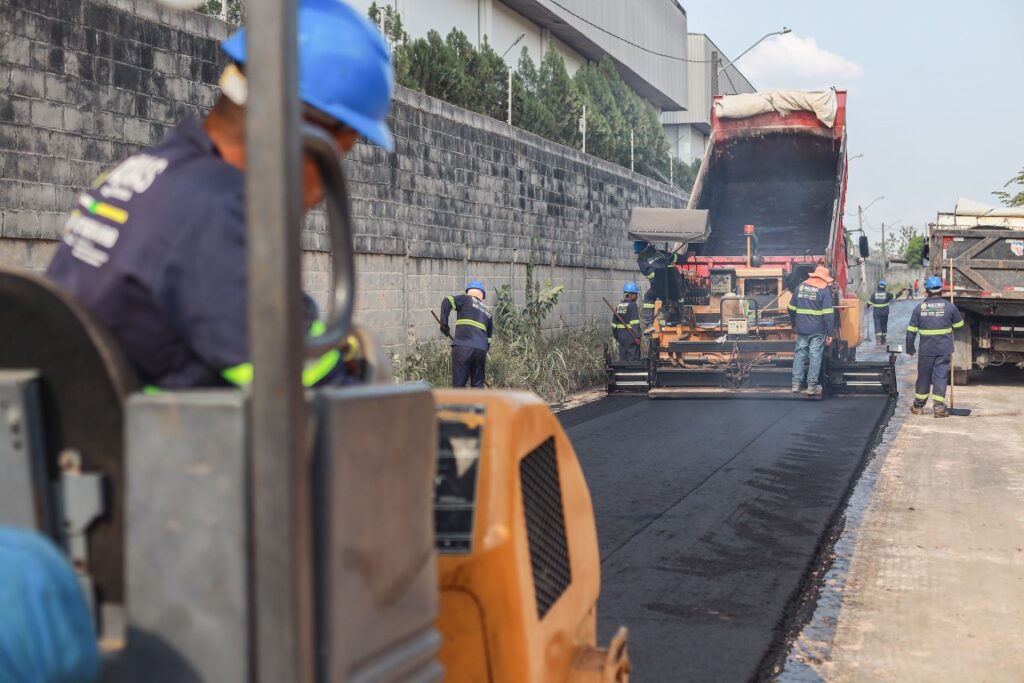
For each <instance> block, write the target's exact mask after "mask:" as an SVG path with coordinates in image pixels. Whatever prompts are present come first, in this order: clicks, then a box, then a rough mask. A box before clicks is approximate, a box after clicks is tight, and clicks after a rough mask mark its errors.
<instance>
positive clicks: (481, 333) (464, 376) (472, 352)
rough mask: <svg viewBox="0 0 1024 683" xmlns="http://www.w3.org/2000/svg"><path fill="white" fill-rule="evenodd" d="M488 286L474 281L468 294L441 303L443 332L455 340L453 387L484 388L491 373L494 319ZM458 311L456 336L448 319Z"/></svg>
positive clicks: (453, 344)
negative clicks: (468, 385)
mask: <svg viewBox="0 0 1024 683" xmlns="http://www.w3.org/2000/svg"><path fill="white" fill-rule="evenodd" d="M485 298H487V291H486V290H485V289H484V283H482V282H480V281H479V280H473V281H472V282H470V283H469V284H468V285H466V293H465V294H459V295H457V296H446V297H445V298H444V299H443V300H442V301H441V332H442V333H443V334H444V335H445V336H450V337H451V339H452V386H453V387H460V388H461V387H464V386H466V383H467V382H469V383H470V386H472V387H473V388H478V387H483V386H484V382H485V381H486V372H487V349H489V348H490V346H491V335H492V333H493V332H494V319H493V317H492V316H491V311H490V309H489V308H487V304H485V303H484V299H485ZM453 310H454V311H455V334H454V335H453V334H451V328H450V327H449V326H448V317H449V316H450V315H451V312H452V311H453Z"/></svg>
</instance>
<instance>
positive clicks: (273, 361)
mask: <svg viewBox="0 0 1024 683" xmlns="http://www.w3.org/2000/svg"><path fill="white" fill-rule="evenodd" d="M295 14H296V5H295V2H294V0H293V1H291V2H288V1H285V0H278V1H276V2H274V1H270V0H267V1H266V2H260V3H253V4H251V5H250V6H249V9H248V11H247V19H248V28H249V34H248V35H249V49H248V50H249V51H248V54H249V63H248V74H249V78H250V83H251V89H250V90H251V93H252V96H251V98H250V104H249V109H248V121H247V128H248V130H247V139H248V140H249V141H250V144H249V148H248V150H247V152H248V166H249V168H250V171H249V172H248V173H247V177H246V183H247V215H248V216H249V217H250V223H249V226H248V252H249V281H248V287H249V301H248V306H249V319H250V339H251V340H252V342H251V344H252V348H251V350H250V351H251V356H252V360H253V364H254V366H255V368H256V372H255V377H254V383H253V385H252V387H251V391H238V390H205V391H165V392H162V393H157V394H151V393H147V392H143V391H141V387H140V386H139V382H138V380H137V378H136V377H135V374H134V371H133V370H132V368H131V367H130V365H129V364H128V363H127V362H125V359H124V358H123V357H122V355H121V353H120V350H119V349H118V346H117V343H116V342H115V341H114V340H113V339H112V338H111V336H110V335H109V334H108V333H107V332H106V331H105V330H104V329H103V328H102V327H101V326H100V325H99V324H97V323H96V321H95V320H93V319H92V317H91V316H90V315H89V313H88V312H87V311H86V310H84V309H83V308H82V307H81V306H79V305H78V303H77V302H76V301H74V300H73V299H71V298H70V297H69V296H68V295H67V294H66V293H64V292H63V291H62V290H60V289H59V288H57V287H55V286H54V285H53V284H52V283H50V282H49V281H47V280H45V279H44V278H40V277H37V276H34V275H31V274H27V273H24V272H20V271H15V270H12V269H6V268H5V269H2V270H0V329H3V330H4V334H3V335H2V338H0V408H2V411H0V414H2V415H3V417H4V419H3V421H2V423H0V523H4V524H17V525H21V526H25V527H31V528H34V529H37V530H38V531H40V532H41V533H44V534H46V535H48V536H49V537H50V538H52V539H53V540H54V541H55V542H56V543H57V544H58V545H59V546H60V547H61V548H62V549H63V550H64V551H65V552H66V553H67V555H68V557H69V559H70V561H71V563H72V564H73V566H74V568H75V571H76V572H77V575H78V577H79V579H80V582H81V585H82V589H83V593H84V595H85V596H86V598H87V600H88V603H89V604H90V607H91V609H92V613H93V614H94V617H95V620H96V624H97V632H98V634H99V643H98V646H99V647H100V649H101V651H102V653H103V655H104V668H103V674H102V679H101V680H103V681H147V682H149V683H152V682H159V681H175V682H176V683H183V682H195V681H203V682H208V683H223V682H227V681H232V682H236V681H239V682H240V681H263V682H273V683H281V682H283V681H289V682H293V681H294V682H298V683H313V682H314V681H331V682H339V683H341V682H359V683H369V682H378V681H380V682H384V681H387V682H392V681H416V682H426V681H436V680H442V679H447V680H451V681H507V682H509V683H512V682H515V683H520V682H523V681H535V682H537V683H540V682H541V681H573V682H583V681H593V682H594V683H597V682H602V683H612V682H618V681H626V680H628V671H629V659H628V654H627V650H626V633H625V630H624V629H622V630H620V631H619V633H618V635H617V636H616V637H615V639H614V640H613V641H612V643H611V644H610V646H609V647H605V648H602V647H598V646H597V643H596V604H597V597H598V592H599V587H600V563H599V556H598V550H597V537H596V531H595V526H594V518H593V510H592V506H591V502H590V494H589V492H588V490H587V487H586V483H585V481H584V479H583V475H582V472H581V469H580V467H579V463H578V462H577V460H576V456H575V453H574V452H573V449H572V445H571V444H570V442H569V440H568V438H567V437H566V435H565V433H564V431H563V430H562V428H561V427H560V425H559V423H558V421H557V419H556V418H555V417H554V416H553V415H552V414H551V412H550V411H549V410H548V409H547V407H546V406H545V405H544V404H543V403H542V402H541V401H540V400H539V399H538V398H537V397H535V396H533V395H532V394H528V393H523V392H508V391H476V390H449V391H436V392H435V391H432V390H431V389H430V387H428V386H426V385H423V384H403V385H398V384H395V383H394V382H393V381H392V380H391V378H390V375H389V372H388V370H387V367H386V361H385V360H384V358H383V356H382V355H381V354H379V353H376V352H375V351H374V350H375V348H376V347H375V345H374V343H373V340H372V339H371V338H370V336H369V335H368V334H366V333H365V332H364V331H361V330H359V329H358V328H356V327H355V326H353V325H352V322H351V320H352V310H353V297H354V295H355V278H354V258H353V250H352V236H351V232H350V229H351V228H350V226H351V221H350V220H349V215H348V208H349V204H348V197H347V194H346V191H345V183H344V176H343V173H342V167H341V162H340V157H339V154H338V152H337V149H336V148H335V147H334V145H333V142H332V141H331V140H330V139H329V138H328V137H326V136H325V135H324V134H322V133H320V132H318V131H317V130H316V129H314V128H311V127H306V126H303V125H302V124H301V123H300V120H301V119H300V116H299V107H298V102H297V99H296V93H295V85H294V84H295V83H296V81H297V79H296V78H295V75H296V68H297V64H296V59H295V57H294V55H295V54H296V49H295V47H296V46H295V37H294V36H295V30H294V27H295ZM303 148H304V149H305V150H306V151H307V152H308V153H310V154H311V155H313V156H314V158H315V159H316V161H317V165H318V167H319V169H320V172H321V174H322V175H323V176H324V178H325V184H326V186H327V190H328V197H327V200H326V203H327V210H328V216H329V221H328V222H329V225H330V232H331V241H332V250H333V267H334V273H335V287H334V296H333V302H332V307H331V313H332V314H331V316H330V318H329V320H328V323H327V328H328V329H327V331H326V333H325V334H323V335H322V336H320V337H316V338H307V339H303V337H302V332H301V331H300V328H301V320H302V306H301V297H300V289H299V280H300V277H299V275H300V247H299V232H300V231H299V227H298V226H299V224H300V220H301V213H300V210H299V196H300V195H299V185H298V178H299V177H300V176H301V172H300V163H301V156H300V149H303ZM353 334H354V335H356V336H357V338H358V339H359V341H360V344H359V346H360V348H362V349H363V350H364V352H363V357H362V359H361V363H360V369H359V375H361V379H362V382H360V383H358V384H354V385H353V386H346V387H338V388H324V389H316V390H311V391H306V390H304V389H303V388H302V386H301V382H300V377H301V368H302V365H303V361H304V358H305V357H316V356H319V355H320V354H322V353H323V352H324V350H325V349H328V348H332V347H333V348H336V347H337V346H338V345H339V344H341V343H342V341H343V340H345V339H346V338H348V337H349V335H353Z"/></svg>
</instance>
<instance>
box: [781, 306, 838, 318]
mask: <svg viewBox="0 0 1024 683" xmlns="http://www.w3.org/2000/svg"><path fill="white" fill-rule="evenodd" d="M789 310H791V311H795V312H796V314H797V315H828V314H829V313H833V312H834V309H832V308H823V309H821V310H820V311H816V310H814V309H813V308H797V307H796V306H794V305H793V304H790V305H789Z"/></svg>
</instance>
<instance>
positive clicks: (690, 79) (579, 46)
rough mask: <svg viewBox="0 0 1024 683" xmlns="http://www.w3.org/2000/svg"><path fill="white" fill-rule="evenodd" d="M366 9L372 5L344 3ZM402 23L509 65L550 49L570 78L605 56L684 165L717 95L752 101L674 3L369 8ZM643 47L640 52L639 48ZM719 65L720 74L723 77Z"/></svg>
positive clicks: (472, 2)
mask: <svg viewBox="0 0 1024 683" xmlns="http://www.w3.org/2000/svg"><path fill="white" fill-rule="evenodd" d="M350 1H351V2H352V3H353V4H354V5H355V6H356V7H359V8H361V9H363V10H368V9H369V7H370V4H371V3H372V1H373V0H350ZM377 4H378V6H383V5H391V6H392V7H394V8H395V9H397V10H398V12H399V14H400V15H401V16H402V23H403V24H404V25H405V29H406V31H408V32H409V35H411V36H412V37H414V38H418V37H422V36H424V35H426V34H427V33H428V32H429V31H431V30H434V31H437V32H438V33H440V34H442V35H446V34H447V33H448V32H449V31H450V30H451V29H452V28H457V29H459V30H461V31H462V32H463V33H465V34H466V35H467V36H468V37H469V39H470V40H471V41H473V42H474V43H475V44H476V45H477V46H479V45H481V44H482V43H483V41H484V40H485V39H486V40H487V42H488V43H489V44H490V45H491V47H492V48H493V49H494V50H496V51H497V52H498V54H502V55H504V58H505V61H506V62H507V63H508V64H509V65H512V66H514V65H515V64H516V62H517V61H518V59H519V54H520V51H521V50H522V49H523V48H524V47H525V48H526V49H527V51H528V52H529V53H530V56H531V57H532V58H533V60H534V61H535V62H540V60H541V58H542V57H543V56H544V53H545V52H546V51H547V50H549V49H555V50H558V52H559V54H561V55H562V57H563V58H564V59H565V65H566V68H567V69H568V70H569V73H570V74H572V73H574V72H575V71H576V69H578V68H579V67H580V66H582V65H583V64H584V63H585V62H586V61H588V60H593V61H596V60H600V59H602V58H604V57H605V56H608V57H610V58H611V59H612V60H614V62H615V63H616V65H617V66H618V69H619V73H620V74H621V75H622V77H623V79H624V80H625V81H626V82H627V83H628V84H629V85H630V86H631V87H632V88H633V89H634V90H635V91H636V92H637V93H639V94H640V96H641V97H643V98H645V99H646V100H648V101H649V102H650V103H651V104H653V105H654V106H655V107H656V108H657V109H658V110H659V111H660V112H661V117H662V124H663V125H664V126H665V132H666V134H667V135H668V139H669V142H670V145H671V151H672V153H674V154H675V155H676V156H678V157H679V158H681V159H682V160H684V161H691V160H693V159H696V158H698V157H700V156H701V155H702V154H703V153H704V146H705V144H706V142H707V137H708V134H709V133H710V130H711V99H712V97H713V96H714V95H716V94H733V93H744V92H754V87H753V86H752V85H751V84H750V81H748V80H747V79H746V77H744V76H743V74H742V73H740V71H739V70H738V69H737V68H736V67H735V66H733V65H731V64H730V61H729V59H728V57H726V56H725V55H724V54H722V51H721V50H720V49H719V48H718V46H716V45H715V44H714V43H713V42H712V41H711V39H710V38H708V36H706V35H705V34H703V33H688V32H687V15H686V10H685V9H684V8H683V7H682V6H681V5H680V4H679V3H678V2H676V0H632V1H631V2H618V3H598V2H588V0H432V1H431V2H429V3H428V2H422V0H377ZM638 46H642V47H638ZM723 66H725V68H722V67H723Z"/></svg>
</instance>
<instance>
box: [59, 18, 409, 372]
mask: <svg viewBox="0 0 1024 683" xmlns="http://www.w3.org/2000/svg"><path fill="white" fill-rule="evenodd" d="M297 20H298V21H297V28H298V34H299V35H298V40H297V45H298V53H299V54H298V62H299V74H298V94H299V98H300V99H301V101H302V104H303V110H302V114H303V117H304V119H305V120H306V121H307V122H309V123H311V124H313V125H316V126H318V127H320V128H321V129H322V130H324V131H326V132H327V133H328V134H329V135H330V136H331V137H332V138H333V140H334V142H335V143H336V144H337V147H338V149H339V150H340V151H341V152H342V154H344V153H346V152H348V151H349V150H351V149H352V147H353V145H355V143H356V140H357V139H358V138H359V137H360V136H363V137H365V138H366V139H367V140H369V141H370V142H372V143H374V144H376V145H378V146H380V147H383V148H384V149H386V150H391V149H392V146H393V142H392V137H391V133H390V132H389V131H388V126H387V120H386V119H387V114H388V109H389V107H390V101H391V92H392V88H393V85H392V82H393V76H392V68H391V57H390V53H389V50H388V46H387V43H386V42H385V41H384V38H383V37H382V36H381V34H380V32H379V31H378V29H377V28H376V27H375V26H374V25H373V24H372V23H371V22H370V21H369V20H368V19H366V18H365V17H364V16H363V15H362V14H360V13H359V12H357V11H356V10H355V9H353V8H352V7H350V6H348V5H346V4H344V3H343V2H341V1H340V0H301V1H300V3H299V7H298V14H297ZM222 48H223V50H224V52H225V53H226V54H227V56H228V57H229V58H230V60H231V62H230V64H229V65H228V66H227V68H226V69H225V71H224V73H223V74H222V76H221V79H220V87H221V95H220V97H219V99H218V100H217V101H216V103H215V104H214V105H213V108H212V110H211V111H210V112H209V114H208V115H207V116H206V118H205V120H204V121H198V120H196V119H193V118H190V117H188V118H185V119H183V120H182V121H181V122H179V123H178V125H177V126H176V127H175V128H173V129H172V130H170V131H169V132H168V133H167V135H166V136H165V137H164V139H163V141H162V142H160V143H159V144H157V145H155V146H153V147H150V148H148V149H145V150H143V151H141V152H139V153H138V154H135V155H134V156H131V157H129V158H128V159H126V160H125V161H124V162H122V163H121V164H120V165H118V166H117V167H115V168H113V169H111V170H110V171H108V172H107V173H105V174H103V175H102V176H100V178H98V179H97V180H96V182H95V183H94V184H93V187H92V189H90V190H88V191H86V192H84V193H83V194H82V195H81V196H80V197H79V199H78V203H77V206H76V207H75V208H74V210H73V211H72V212H71V216H70V219H69V220H68V223H67V226H66V228H65V234H64V241H63V244H61V245H60V247H59V248H58V250H57V253H56V255H55V256H54V259H53V261H52V263H51V264H50V267H49V270H48V271H47V273H48V275H49V276H50V278H52V279H53V280H55V281H56V282H57V283H59V284H60V285H62V286H63V287H64V288H66V289H67V290H68V291H70V292H71V293H72V294H73V295H75V296H76V297H77V298H78V299H79V300H80V301H82V302H83V303H84V304H85V306H86V307H87V308H89V309H90V310H91V311H92V313H93V314H95V315H96V317H98V318H99V320H100V321H101V322H102V323H104V324H105V325H106V327H108V328H109V329H110V331H111V332H113V334H114V336H115V337H116V338H117V339H118V341H119V342H120V345H121V347H122V349H123V350H124V352H125V354H126V355H127V357H128V359H129V360H130V361H131V363H132V364H133V365H134V367H135V369H136V370H137V371H138V374H139V375H140V377H141V379H142V380H143V382H144V383H146V384H149V385H154V386H157V387H167V388H173V387H191V386H217V385H243V384H247V383H249V382H250V381H251V380H252V377H253V367H252V365H251V364H250V357H249V343H248V325H247V303H246V302H247V296H246V287H247V272H246V271H247V268H246V264H247V257H246V246H245V245H246V236H245V225H246V215H245V211H246V208H245V170H246V144H245V107H246V102H247V100H248V90H249V88H248V81H247V80H246V76H245V69H246V61H247V54H246V31H245V29H244V28H243V29H241V30H239V31H237V32H236V33H235V34H234V35H232V36H231V37H229V38H228V39H227V40H225V41H224V42H223V43H222ZM323 196H324V189H323V181H322V179H321V178H320V174H319V172H318V170H317V168H316V166H315V164H314V163H313V160H312V159H311V158H310V157H308V156H307V157H306V158H305V159H304V163H303V168H302V202H303V206H304V208H305V209H307V210H308V209H311V208H312V207H314V206H315V205H316V204H318V203H319V202H320V201H321V200H322V199H323ZM296 229H299V226H296ZM305 303H306V306H307V321H306V322H307V324H308V325H309V327H310V331H311V333H313V334H316V331H317V329H321V330H322V329H323V325H322V323H319V322H318V321H317V320H316V306H315V304H313V302H312V299H310V298H309V297H308V296H307V297H305ZM343 351H344V350H341V351H339V350H338V349H335V350H332V351H330V352H328V353H327V354H326V355H324V356H323V357H322V358H320V359H319V360H316V361H313V362H311V363H310V364H309V365H308V366H307V367H306V369H305V371H304V373H303V382H304V384H306V385H307V386H310V385H314V384H319V383H325V382H336V381H342V380H343V379H344V375H345V373H344V370H343V360H344V358H343V356H342V353H343Z"/></svg>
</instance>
